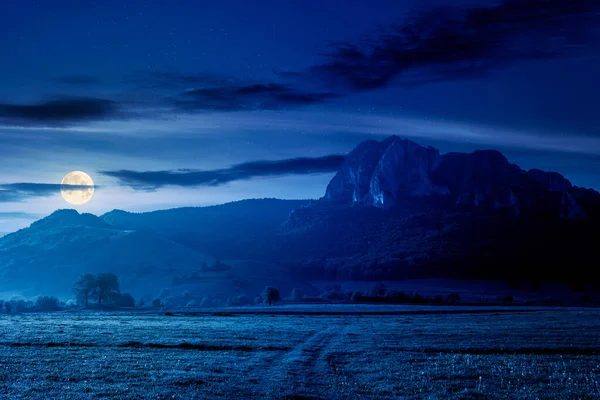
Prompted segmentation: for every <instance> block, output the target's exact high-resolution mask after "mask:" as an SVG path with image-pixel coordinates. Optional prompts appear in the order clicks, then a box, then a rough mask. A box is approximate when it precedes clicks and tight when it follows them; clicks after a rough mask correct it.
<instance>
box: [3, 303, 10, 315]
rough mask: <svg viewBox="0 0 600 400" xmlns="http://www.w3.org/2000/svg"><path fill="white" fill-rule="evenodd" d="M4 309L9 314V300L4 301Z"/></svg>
mask: <svg viewBox="0 0 600 400" xmlns="http://www.w3.org/2000/svg"><path fill="white" fill-rule="evenodd" d="M4 310H6V313H7V314H10V312H11V311H12V305H11V304H10V302H9V301H7V302H5V303H4Z"/></svg>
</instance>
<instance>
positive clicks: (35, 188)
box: [0, 182, 98, 203]
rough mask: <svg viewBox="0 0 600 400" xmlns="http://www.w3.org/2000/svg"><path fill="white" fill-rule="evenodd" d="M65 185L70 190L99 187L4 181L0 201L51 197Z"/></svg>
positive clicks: (8, 201) (9, 201)
mask: <svg viewBox="0 0 600 400" xmlns="http://www.w3.org/2000/svg"><path fill="white" fill-rule="evenodd" d="M65 187H68V189H69V190H84V189H90V188H94V189H95V190H96V189H98V186H96V185H94V186H88V185H61V184H54V183H29V182H18V183H4V184H0V203H12V202H21V201H25V200H27V199H31V198H37V197H50V196H54V195H56V194H59V193H60V191H61V189H63V188H65Z"/></svg>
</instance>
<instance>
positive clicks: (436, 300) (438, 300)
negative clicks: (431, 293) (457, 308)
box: [431, 294, 444, 304]
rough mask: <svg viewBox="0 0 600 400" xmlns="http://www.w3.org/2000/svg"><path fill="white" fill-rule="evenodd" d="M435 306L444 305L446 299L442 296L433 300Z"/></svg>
mask: <svg viewBox="0 0 600 400" xmlns="http://www.w3.org/2000/svg"><path fill="white" fill-rule="evenodd" d="M431 302H432V303H433V304H442V303H443V302H444V297H443V296H442V295H441V294H438V295H436V296H435V297H434V298H433V300H431Z"/></svg>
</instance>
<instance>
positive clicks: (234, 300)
mask: <svg viewBox="0 0 600 400" xmlns="http://www.w3.org/2000/svg"><path fill="white" fill-rule="evenodd" d="M248 304H250V299H248V297H247V296H246V295H245V294H240V295H238V296H235V297H229V298H228V299H227V305H228V306H246V305H248Z"/></svg>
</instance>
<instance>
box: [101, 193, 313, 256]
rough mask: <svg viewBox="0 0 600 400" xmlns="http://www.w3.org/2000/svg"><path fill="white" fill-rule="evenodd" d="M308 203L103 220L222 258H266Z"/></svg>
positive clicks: (235, 205)
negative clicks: (280, 232) (282, 229)
mask: <svg viewBox="0 0 600 400" xmlns="http://www.w3.org/2000/svg"><path fill="white" fill-rule="evenodd" d="M308 203H309V201H307V200H277V199H250V200H241V201H235V202H231V203H226V204H222V205H217V206H209V207H184V208H176V209H171V210H161V211H152V212H147V213H130V212H125V211H121V210H114V211H111V212H109V213H106V214H104V215H102V216H101V219H102V220H103V221H104V222H106V223H107V224H109V225H110V226H113V227H115V228H119V229H133V230H137V231H145V232H151V233H154V234H156V235H161V236H163V237H165V238H168V239H169V240H172V241H175V242H177V243H181V244H183V245H185V246H187V247H189V248H192V249H194V250H197V251H200V252H202V253H206V254H210V255H212V256H214V257H217V258H220V259H232V258H233V259H257V258H258V259H262V258H264V257H263V256H262V253H263V249H264V248H265V247H268V246H269V245H270V243H271V242H272V240H273V237H274V235H275V234H276V231H277V229H278V228H279V227H280V226H281V225H282V224H283V223H284V222H285V221H286V220H287V219H288V217H289V215H290V213H291V212H292V210H294V209H296V208H298V207H302V206H304V205H306V204H308Z"/></svg>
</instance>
